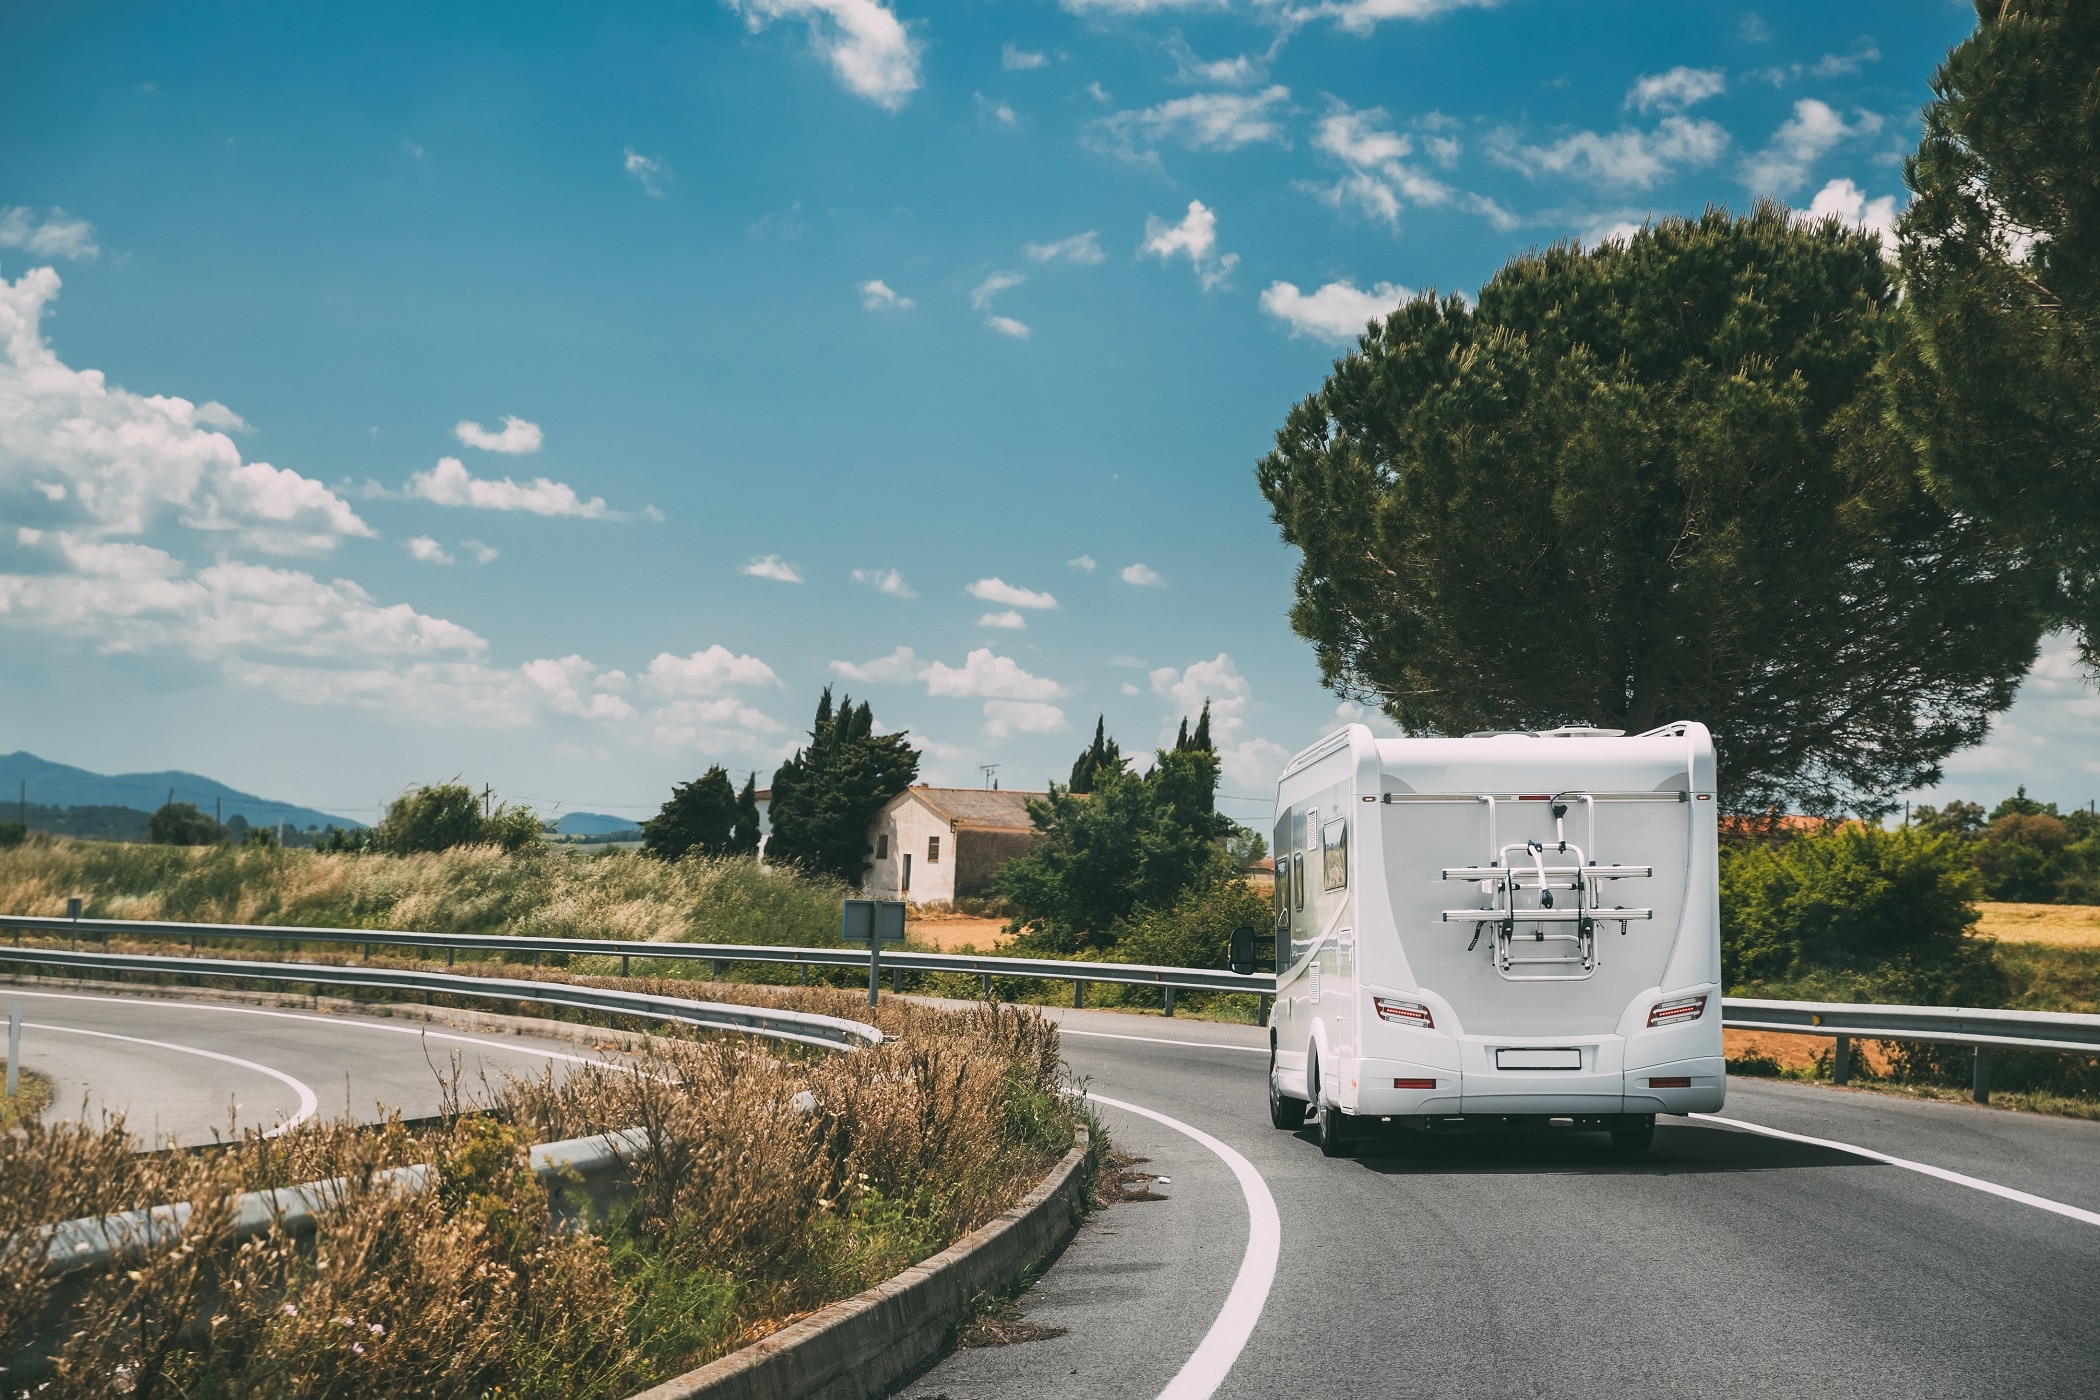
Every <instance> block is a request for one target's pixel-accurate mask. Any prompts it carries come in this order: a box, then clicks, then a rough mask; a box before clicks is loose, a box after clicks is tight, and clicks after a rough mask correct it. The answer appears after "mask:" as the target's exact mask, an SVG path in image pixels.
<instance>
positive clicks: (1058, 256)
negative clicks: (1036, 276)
mask: <svg viewBox="0 0 2100 1400" xmlns="http://www.w3.org/2000/svg"><path fill="white" fill-rule="evenodd" d="M1021 251H1022V252H1023V253H1024V254H1026V255H1027V256H1028V257H1029V258H1030V259H1031V260H1033V261H1035V262H1039V263H1050V262H1068V263H1079V264H1081V265H1082V266H1086V267H1092V266H1094V265H1096V264H1098V263H1104V262H1107V261H1108V254H1106V253H1104V252H1102V251H1101V235H1100V234H1099V233H1097V232H1095V231H1094V230H1093V229H1088V230H1087V231H1086V232H1085V233H1075V234H1073V235H1072V236H1071V237H1070V238H1060V239H1058V240H1057V241H1056V242H1055V243H1027V244H1023V245H1022V247H1021Z"/></svg>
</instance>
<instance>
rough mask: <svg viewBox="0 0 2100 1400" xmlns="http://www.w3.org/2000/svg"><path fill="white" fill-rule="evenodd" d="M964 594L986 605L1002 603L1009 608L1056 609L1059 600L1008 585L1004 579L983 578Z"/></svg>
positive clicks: (1028, 589)
mask: <svg viewBox="0 0 2100 1400" xmlns="http://www.w3.org/2000/svg"><path fill="white" fill-rule="evenodd" d="M963 592H965V593H967V594H969V595H970V596H971V597H972V598H975V599H977V600H978V601H979V602H984V603H1001V604H1004V605H1005V606H1007V607H1009V608H1054V607H1056V606H1057V599H1055V598H1053V597H1051V596H1050V595H1049V594H1048V593H1038V592H1036V591H1035V590H1034V589H1032V588H1022V587H1019V586H1018V585H1016V584H1011V583H1008V582H1007V581H1006V580H1005V579H1003V578H981V579H979V580H977V581H976V582H975V583H973V584H971V585H970V586H969V587H968V588H965V589H964V590H963Z"/></svg>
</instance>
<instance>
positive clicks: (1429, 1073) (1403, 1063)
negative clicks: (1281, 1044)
mask: <svg viewBox="0 0 2100 1400" xmlns="http://www.w3.org/2000/svg"><path fill="white" fill-rule="evenodd" d="M1601 1048H1602V1047H1600V1049H1601ZM1596 1059H1608V1060H1610V1061H1620V1057H1619V1056H1617V1055H1611V1056H1608V1057H1607V1056H1604V1055H1598V1056H1595V1057H1590V1056H1585V1060H1586V1064H1585V1067H1584V1068H1583V1069H1581V1070H1558V1071H1532V1072H1518V1071H1507V1070H1497V1069H1495V1068H1493V1065H1492V1061H1488V1062H1485V1063H1482V1064H1480V1065H1478V1066H1477V1067H1476V1066H1474V1065H1470V1064H1469V1065H1467V1066H1466V1067H1465V1068H1463V1069H1458V1070H1453V1069H1450V1068H1449V1067H1442V1068H1439V1067H1437V1066H1433V1065H1425V1064H1417V1063H1414V1062H1411V1061H1407V1060H1391V1059H1364V1060H1358V1061H1357V1062H1356V1065H1355V1070H1354V1073H1353V1074H1351V1075H1350V1076H1349V1077H1348V1079H1347V1080H1344V1083H1349V1081H1351V1080H1353V1081H1354V1082H1353V1083H1351V1084H1350V1090H1351V1091H1352V1092H1347V1093H1344V1095H1343V1096H1342V1106H1343V1108H1345V1109H1348V1110H1351V1111H1353V1112H1356V1113H1358V1114H1363V1115H1366V1116H1374V1117H1400V1116H1408V1117H1413V1116H1416V1115H1420V1114H1430V1115H1436V1114H1469V1115H1470V1114H1490V1115H1493V1114H1510V1115H1524V1116H1535V1115H1539V1114H1544V1115H1547V1116H1549V1117H1571V1116H1580V1115H1587V1114H1617V1113H1711V1112H1713V1111H1715V1110H1717V1109H1719V1108H1720V1107H1721V1106H1722V1104H1723V1103H1724V1101H1725V1100H1726V1097H1727V1091H1728V1090H1727V1066H1726V1061H1725V1060H1723V1058H1722V1057H1721V1056H1719V1055H1699V1056H1691V1057H1687V1058H1684V1059H1678V1060H1671V1061H1669V1062H1666V1063H1663V1064H1656V1065H1643V1066H1641V1067H1640V1068H1638V1069H1622V1068H1620V1067H1619V1064H1618V1063H1610V1064H1608V1067H1605V1068H1597V1067H1594V1066H1595V1061H1596ZM1620 1062H1621V1063H1622V1062H1623V1061H1620ZM1673 1079H1682V1080H1685V1081H1687V1082H1686V1083H1684V1084H1682V1085H1673V1084H1668V1083H1664V1084H1656V1083H1655V1082H1654V1081H1656V1080H1664V1081H1669V1080H1673ZM1396 1081H1399V1082H1397V1083H1396ZM1422 1081H1428V1082H1427V1083H1426V1084H1424V1083H1422ZM1403 1085H1404V1086H1405V1087H1402V1086H1403Z"/></svg>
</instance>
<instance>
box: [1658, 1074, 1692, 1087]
mask: <svg viewBox="0 0 2100 1400" xmlns="http://www.w3.org/2000/svg"><path fill="white" fill-rule="evenodd" d="M1648 1087H1649V1088H1651V1089H1689V1088H1691V1087H1692V1077H1691V1076H1690V1075H1688V1074H1671V1075H1665V1076H1664V1077H1662V1078H1661V1079H1651V1080H1649V1081H1648Z"/></svg>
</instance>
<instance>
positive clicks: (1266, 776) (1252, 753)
mask: <svg viewBox="0 0 2100 1400" xmlns="http://www.w3.org/2000/svg"><path fill="white" fill-rule="evenodd" d="M1149 679H1150V680H1151V682H1152V693H1153V694H1154V695H1157V696H1160V697H1161V698H1162V699H1164V700H1166V701H1167V714H1166V716H1165V718H1164V720H1163V722H1162V726H1161V729H1160V743H1161V744H1162V745H1165V744H1168V743H1171V742H1173V739H1174V736H1175V734H1176V732H1177V731H1178V730H1179V729H1180V726H1181V721H1182V720H1183V719H1187V720H1189V721H1190V722H1191V723H1192V724H1193V723H1194V721H1195V719H1196V716H1197V715H1199V714H1200V713H1202V710H1203V706H1204V705H1205V704H1206V703H1207V704H1208V705H1209V706H1210V736H1211V743H1212V744H1213V745H1214V746H1216V748H1217V750H1218V761H1219V764H1220V766H1221V767H1222V768H1223V770H1224V774H1225V780H1226V781H1227V782H1229V783H1232V784H1234V785H1244V786H1251V787H1261V786H1265V785H1267V784H1269V783H1272V782H1274V781H1275V780H1276V776H1277V774H1279V773H1281V772H1282V771H1283V764H1284V761H1285V760H1286V759H1288V758H1289V757H1290V754H1289V752H1288V751H1287V750H1285V749H1284V748H1283V746H1282V745H1280V744H1277V743H1274V742H1272V741H1270V740H1268V739H1262V738H1253V737H1248V736H1246V735H1245V733H1244V731H1245V730H1246V728H1247V711H1248V709H1249V708H1250V707H1251V706H1252V704H1253V699H1254V694H1253V688H1252V687H1251V686H1249V685H1248V684H1247V678H1246V677H1245V676H1242V675H1241V674H1240V672H1239V668H1238V667H1237V666H1235V665H1234V664H1233V661H1232V657H1231V656H1230V655H1229V654H1228V653H1226V652H1222V651H1221V652H1219V653H1218V654H1217V655H1216V656H1215V657H1212V658H1211V659H1210V660H1208V661H1198V662H1195V663H1194V664H1192V665H1190V666H1187V667H1184V668H1181V669H1179V670H1177V669H1176V668H1174V667H1172V666H1161V667H1159V668H1157V669H1155V670H1154V671H1152V672H1151V674H1150V676H1149Z"/></svg>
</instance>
